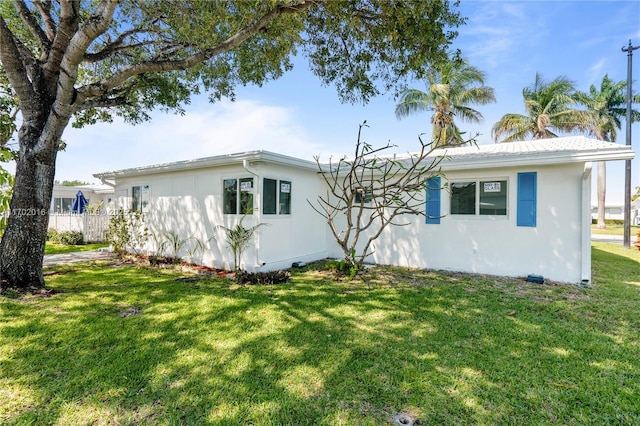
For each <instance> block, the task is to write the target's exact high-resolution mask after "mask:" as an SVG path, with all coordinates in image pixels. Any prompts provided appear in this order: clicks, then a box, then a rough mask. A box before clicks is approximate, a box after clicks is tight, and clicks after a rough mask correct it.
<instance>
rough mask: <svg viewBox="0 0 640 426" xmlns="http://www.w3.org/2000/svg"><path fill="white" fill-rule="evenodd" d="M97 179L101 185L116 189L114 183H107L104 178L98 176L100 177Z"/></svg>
mask: <svg viewBox="0 0 640 426" xmlns="http://www.w3.org/2000/svg"><path fill="white" fill-rule="evenodd" d="M94 176H95V175H94ZM99 179H100V182H101V183H102V184H103V185H107V186H110V187H111V188H115V187H116V184H115V182H109V181H107V178H104V177H102V176H100V177H99Z"/></svg>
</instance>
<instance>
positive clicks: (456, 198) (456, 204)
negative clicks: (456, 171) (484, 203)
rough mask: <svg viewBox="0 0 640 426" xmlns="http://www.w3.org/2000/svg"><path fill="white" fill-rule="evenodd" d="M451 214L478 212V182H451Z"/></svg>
mask: <svg viewBox="0 0 640 426" xmlns="http://www.w3.org/2000/svg"><path fill="white" fill-rule="evenodd" d="M451 214H476V183H475V182H455V183H452V184H451Z"/></svg>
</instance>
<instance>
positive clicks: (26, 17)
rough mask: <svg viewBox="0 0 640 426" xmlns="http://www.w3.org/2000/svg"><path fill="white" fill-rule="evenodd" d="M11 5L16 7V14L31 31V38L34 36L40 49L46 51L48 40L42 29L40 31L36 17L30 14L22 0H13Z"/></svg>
mask: <svg viewBox="0 0 640 426" xmlns="http://www.w3.org/2000/svg"><path fill="white" fill-rule="evenodd" d="M13 6H14V7H15V8H16V11H17V12H18V16H20V19H21V20H22V22H24V24H25V25H26V26H27V28H29V31H30V32H31V35H33V38H35V39H36V41H37V42H38V44H39V45H40V48H41V49H42V51H43V52H46V51H48V50H49V46H50V41H49V39H48V38H47V35H46V34H45V33H44V31H42V28H40V24H38V21H36V19H35V18H34V17H33V15H32V14H31V11H30V10H29V8H28V7H27V5H26V4H25V2H24V0H13Z"/></svg>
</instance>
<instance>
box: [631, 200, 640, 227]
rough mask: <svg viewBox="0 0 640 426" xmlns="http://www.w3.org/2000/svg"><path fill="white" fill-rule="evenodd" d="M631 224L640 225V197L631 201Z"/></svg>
mask: <svg viewBox="0 0 640 426" xmlns="http://www.w3.org/2000/svg"><path fill="white" fill-rule="evenodd" d="M630 217H631V220H630V221H629V222H630V223H631V225H638V226H640V197H638V198H636V199H635V200H633V201H632V202H631V216H630Z"/></svg>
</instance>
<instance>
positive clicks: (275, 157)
mask: <svg viewBox="0 0 640 426" xmlns="http://www.w3.org/2000/svg"><path fill="white" fill-rule="evenodd" d="M260 161H262V162H267V163H271V164H280V165H285V166H291V167H298V168H303V169H312V170H316V171H317V170H318V165H317V164H316V162H315V161H308V160H303V159H300V158H296V157H290V156H288V155H282V154H277V153H275V152H270V151H263V150H258V151H247V152H240V153H235V154H225V155H216V156H213V157H205V158H197V159H194V160H185V161H176V162H173V163H164V164H156V165H151V166H143V167H134V168H130V169H122V170H115V171H110V172H103V173H95V174H94V175H93V176H94V177H96V178H98V179H101V180H104V179H115V178H116V177H124V176H135V175H146V174H156V173H164V172H174V171H181V170H193V169H202V168H209V167H216V166H227V165H232V164H245V162H248V164H251V163H255V162H260Z"/></svg>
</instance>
